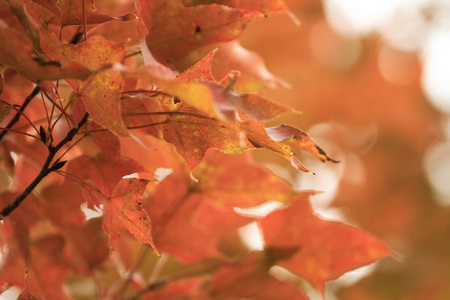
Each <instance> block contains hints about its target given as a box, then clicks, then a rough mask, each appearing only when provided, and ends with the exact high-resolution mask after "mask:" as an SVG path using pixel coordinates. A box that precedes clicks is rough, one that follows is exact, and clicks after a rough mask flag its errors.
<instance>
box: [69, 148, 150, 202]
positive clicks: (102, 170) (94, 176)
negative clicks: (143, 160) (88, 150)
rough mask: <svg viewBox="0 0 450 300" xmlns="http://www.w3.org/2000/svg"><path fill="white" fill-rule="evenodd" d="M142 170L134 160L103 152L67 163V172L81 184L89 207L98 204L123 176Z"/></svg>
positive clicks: (108, 194) (109, 193)
mask: <svg viewBox="0 0 450 300" xmlns="http://www.w3.org/2000/svg"><path fill="white" fill-rule="evenodd" d="M142 171H145V170H144V169H143V168H142V166H140V165H139V164H138V163H137V162H135V161H134V160H131V159H123V158H119V157H115V156H108V155H103V154H99V155H97V156H95V157H90V156H88V155H82V156H80V157H77V158H75V159H73V160H70V161H69V163H68V164H67V172H68V173H70V174H72V175H73V176H74V178H73V179H74V180H75V181H77V182H78V183H80V184H81V185H82V186H83V188H84V192H85V197H86V198H87V200H88V207H89V208H93V207H94V206H99V205H100V200H103V199H105V197H108V196H110V195H111V193H112V192H113V190H114V189H115V187H116V185H117V184H118V183H119V181H120V180H121V179H122V177H123V176H125V175H130V174H133V173H136V172H142ZM96 190H98V191H96ZM99 192H100V193H101V194H99Z"/></svg>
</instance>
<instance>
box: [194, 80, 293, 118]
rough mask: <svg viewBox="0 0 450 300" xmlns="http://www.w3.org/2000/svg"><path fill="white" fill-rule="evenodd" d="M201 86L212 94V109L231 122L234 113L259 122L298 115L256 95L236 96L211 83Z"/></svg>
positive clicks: (285, 107) (288, 108) (290, 109)
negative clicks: (242, 114)
mask: <svg viewBox="0 0 450 300" xmlns="http://www.w3.org/2000/svg"><path fill="white" fill-rule="evenodd" d="M203 84H205V85H206V86H208V88H209V89H210V91H211V93H212V96H213V103H214V107H215V108H216V109H217V110H218V111H219V112H220V113H221V115H222V116H224V117H225V118H227V119H230V120H233V121H234V120H235V118H236V113H237V112H239V111H242V112H244V113H245V114H246V115H247V116H248V117H249V118H251V119H253V120H255V121H260V122H262V121H269V120H271V119H274V118H275V117H278V116H280V115H282V114H284V113H299V112H298V111H297V110H295V109H293V108H290V107H287V106H284V105H282V104H279V103H276V102H274V101H272V100H270V99H267V98H265V97H262V96H260V95H257V94H250V93H244V94H238V93H235V92H233V91H230V90H229V89H227V88H225V87H223V86H221V85H218V84H214V83H212V82H204V83H203Z"/></svg>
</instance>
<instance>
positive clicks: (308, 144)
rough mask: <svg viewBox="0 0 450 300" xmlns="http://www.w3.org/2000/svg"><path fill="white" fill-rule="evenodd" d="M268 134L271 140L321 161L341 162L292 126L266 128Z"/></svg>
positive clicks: (283, 125)
mask: <svg viewBox="0 0 450 300" xmlns="http://www.w3.org/2000/svg"><path fill="white" fill-rule="evenodd" d="M266 132H267V134H268V135H269V136H270V138H271V139H272V140H274V141H276V142H282V143H284V144H287V145H290V146H293V147H296V148H299V149H302V150H304V151H307V152H309V153H311V154H312V155H314V156H315V157H317V158H319V159H320V160H321V161H323V162H325V161H331V162H334V163H337V162H339V161H337V160H334V159H332V158H330V157H329V156H328V155H327V154H326V153H325V151H323V150H322V148H320V147H319V146H318V145H317V144H316V143H315V142H314V141H313V139H312V138H311V137H310V136H309V134H307V133H306V132H304V131H303V130H300V129H298V128H295V127H293V126H290V125H286V124H282V125H279V126H275V127H270V128H266Z"/></svg>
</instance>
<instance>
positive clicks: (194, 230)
mask: <svg viewBox="0 0 450 300" xmlns="http://www.w3.org/2000/svg"><path fill="white" fill-rule="evenodd" d="M145 207H146V209H147V211H148V214H149V215H150V218H151V219H152V222H153V224H154V240H155V244H157V245H158V249H159V250H161V251H166V252H167V253H170V254H171V255H173V256H174V257H176V258H177V259H179V260H181V261H183V262H189V263H194V262H198V261H200V260H203V259H205V258H209V257H220V256H223V255H222V254H221V253H220V252H219V251H218V249H217V243H218V241H219V239H220V238H221V235H222V234H223V233H225V232H227V231H230V230H233V229H234V230H235V229H237V228H239V227H240V226H243V225H245V224H247V223H249V222H251V221H252V219H249V218H245V217H242V216H239V215H238V214H236V213H235V212H234V211H232V210H231V211H230V210H228V211H225V210H223V209H217V208H216V207H214V206H213V205H212V204H210V203H209V201H208V199H205V198H204V197H203V196H202V195H201V194H200V193H191V192H190V191H189V188H188V184H187V182H186V179H183V178H179V177H178V176H177V174H173V175H170V176H169V177H167V178H165V179H164V181H163V182H162V183H161V184H160V185H159V186H158V187H157V188H156V189H155V191H154V192H153V193H152V197H151V198H150V199H149V201H148V202H147V203H146V204H145ZM180 228H183V230H180ZM193 236H194V237H195V238H192V237H193ZM180 245H183V246H182V247H180Z"/></svg>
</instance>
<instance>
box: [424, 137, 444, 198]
mask: <svg viewBox="0 0 450 300" xmlns="http://www.w3.org/2000/svg"><path fill="white" fill-rule="evenodd" d="M449 153H450V142H442V143H438V144H436V145H433V146H431V147H430V148H429V149H428V150H427V153H426V154H425V157H424V161H423V164H424V168H425V173H426V175H427V178H428V181H429V182H430V184H431V186H432V187H433V189H434V190H435V191H436V198H437V199H436V200H437V201H438V202H439V204H441V205H442V206H449V205H450V184H449V178H450V156H449Z"/></svg>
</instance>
